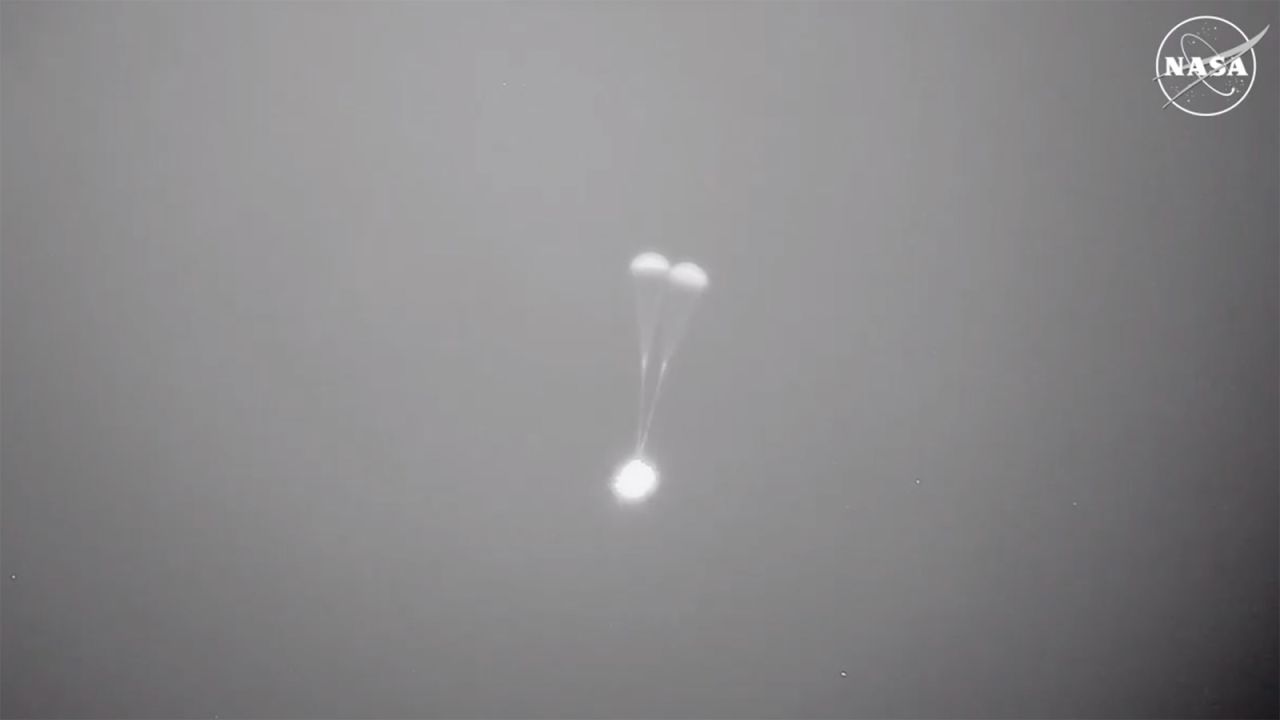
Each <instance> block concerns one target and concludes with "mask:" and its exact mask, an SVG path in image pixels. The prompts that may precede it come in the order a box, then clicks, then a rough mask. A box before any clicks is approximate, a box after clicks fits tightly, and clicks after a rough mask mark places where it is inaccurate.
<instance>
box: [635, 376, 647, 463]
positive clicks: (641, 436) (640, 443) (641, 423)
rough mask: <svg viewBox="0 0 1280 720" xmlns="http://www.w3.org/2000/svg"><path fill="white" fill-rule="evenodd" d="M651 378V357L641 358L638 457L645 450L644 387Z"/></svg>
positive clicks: (637, 415)
mask: <svg viewBox="0 0 1280 720" xmlns="http://www.w3.org/2000/svg"><path fill="white" fill-rule="evenodd" d="M648 377H649V356H648V355H647V354H642V355H641V356H640V402H639V403H637V405H636V455H639V454H640V451H641V450H644V401H645V395H644V386H645V384H646V383H645V381H646V379H647V378H648Z"/></svg>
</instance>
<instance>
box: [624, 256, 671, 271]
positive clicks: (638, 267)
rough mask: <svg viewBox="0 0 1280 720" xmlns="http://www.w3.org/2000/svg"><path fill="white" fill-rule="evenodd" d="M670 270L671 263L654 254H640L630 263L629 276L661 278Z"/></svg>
mask: <svg viewBox="0 0 1280 720" xmlns="http://www.w3.org/2000/svg"><path fill="white" fill-rule="evenodd" d="M670 270H671V263H670V262H668V261H667V259H666V258H664V257H662V256H661V255H659V254H658V253H656V252H645V253H640V254H639V255H637V256H636V257H635V259H634V260H632V261H631V274H632V275H636V276H649V275H655V276H659V277H661V276H663V275H666V274H667V273H668V272H669V271H670Z"/></svg>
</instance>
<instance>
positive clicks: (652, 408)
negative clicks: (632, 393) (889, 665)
mask: <svg viewBox="0 0 1280 720" xmlns="http://www.w3.org/2000/svg"><path fill="white" fill-rule="evenodd" d="M669 359H670V358H664V359H663V360H662V364H661V365H659V366H658V380H657V381H656V382H655V383H654V384H653V399H652V400H650V401H649V414H648V416H647V417H645V419H644V424H643V425H641V428H640V447H639V448H637V450H636V452H637V453H639V452H640V451H642V450H644V444H645V443H646V442H648V440H649V426H651V425H653V416H654V415H656V414H657V412H658V398H659V397H660V396H661V395H662V380H663V378H665V377H666V376H667V361H668V360H669Z"/></svg>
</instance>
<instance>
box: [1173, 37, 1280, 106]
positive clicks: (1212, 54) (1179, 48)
mask: <svg viewBox="0 0 1280 720" xmlns="http://www.w3.org/2000/svg"><path fill="white" fill-rule="evenodd" d="M1270 27H1271V26H1270V25H1268V26H1267V27H1264V28H1262V32H1260V33H1258V34H1257V35H1255V36H1253V37H1252V38H1250V37H1249V36H1248V35H1245V34H1244V31H1243V30H1241V29H1240V28H1238V27H1236V26H1235V24H1233V23H1232V22H1230V21H1229V20H1223V19H1222V18H1220V17H1214V16H1212V15H1200V16H1197V17H1193V18H1189V19H1187V20H1183V21H1182V22H1180V23H1178V24H1177V25H1175V26H1173V29H1172V30H1170V31H1169V32H1168V34H1166V35H1165V36H1164V40H1163V41H1161V43H1160V49H1159V50H1158V51H1157V52H1156V76H1155V78H1154V80H1155V82H1156V84H1157V85H1159V86H1160V92H1162V93H1164V97H1165V100H1166V101H1167V102H1165V104H1164V107H1169V106H1170V105H1173V106H1175V107H1177V108H1178V109H1179V110H1181V111H1183V112H1185V113H1189V114H1191V115H1199V116H1200V117H1213V116H1214V115H1221V114H1223V113H1225V112H1227V111H1228V110H1230V109H1232V108H1234V107H1235V106H1237V105H1239V104H1240V103H1242V102H1244V99H1245V97H1246V96H1247V95H1248V94H1249V90H1251V89H1252V88H1253V81H1254V77H1255V75H1256V71H1257V68H1258V58H1257V56H1256V55H1255V54H1254V52H1253V46H1254V45H1257V44H1258V41H1259V40H1261V39H1262V36H1263V35H1266V34H1267V30H1268V29H1269V28H1270Z"/></svg>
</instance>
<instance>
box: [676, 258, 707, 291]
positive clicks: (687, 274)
mask: <svg viewBox="0 0 1280 720" xmlns="http://www.w3.org/2000/svg"><path fill="white" fill-rule="evenodd" d="M670 277H671V282H672V284H673V285H675V286H676V287H680V288H685V289H687V290H691V291H693V292H702V291H703V290H706V289H707V273H706V271H705V270H703V269H702V268H700V267H698V266H697V265H695V264H693V263H691V262H682V263H679V264H677V265H676V266H675V267H673V268H671V274H670Z"/></svg>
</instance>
